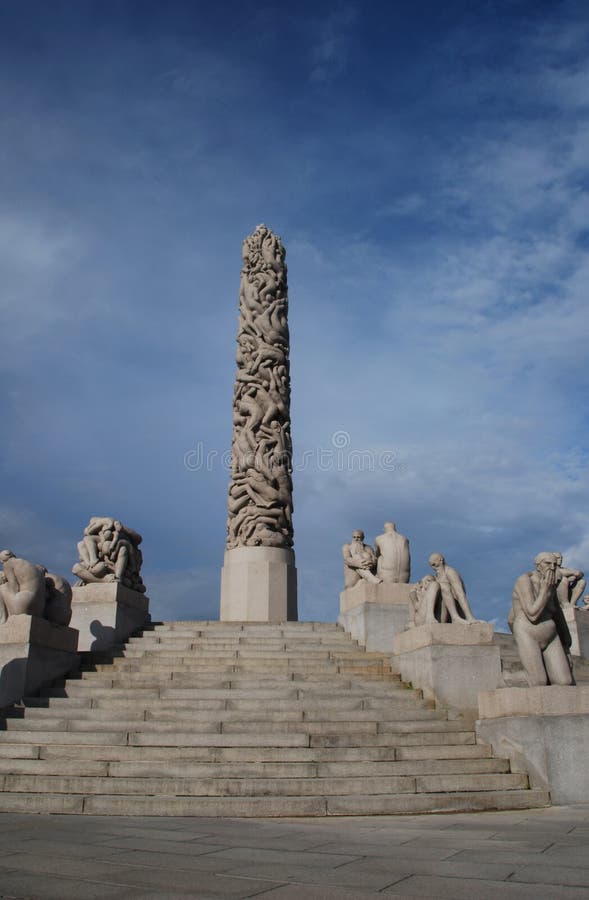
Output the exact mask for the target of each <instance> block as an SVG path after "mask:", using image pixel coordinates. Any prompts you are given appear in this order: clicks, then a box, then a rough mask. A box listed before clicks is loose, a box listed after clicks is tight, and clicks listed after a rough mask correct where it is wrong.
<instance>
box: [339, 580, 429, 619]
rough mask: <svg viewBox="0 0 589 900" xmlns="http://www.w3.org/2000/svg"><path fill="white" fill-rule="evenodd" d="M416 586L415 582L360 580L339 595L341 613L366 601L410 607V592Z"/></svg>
mask: <svg viewBox="0 0 589 900" xmlns="http://www.w3.org/2000/svg"><path fill="white" fill-rule="evenodd" d="M414 587H415V585H414V584H399V583H396V582H392V581H383V582H382V584H371V583H370V582H368V581H359V582H358V583H357V584H355V585H354V587H350V588H346V589H345V590H344V591H342V592H341V594H340V595H339V599H340V614H341V615H343V614H344V613H346V612H347V611H348V610H349V609H353V608H354V607H356V606H363V605H364V604H366V603H379V604H386V605H389V604H392V605H395V604H405V605H407V607H408V605H409V594H410V593H411V591H412V589H413V588H414Z"/></svg>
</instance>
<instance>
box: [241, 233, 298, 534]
mask: <svg viewBox="0 0 589 900" xmlns="http://www.w3.org/2000/svg"><path fill="white" fill-rule="evenodd" d="M284 260H285V251H284V247H283V245H282V242H281V240H280V238H279V237H278V236H277V235H275V234H273V232H272V231H271V230H270V229H269V228H267V227H266V226H265V225H259V226H258V227H257V228H256V230H255V231H254V233H253V234H252V235H250V236H249V237H247V238H246V239H245V241H244V243H243V268H242V272H241V286H240V294H239V313H240V317H239V333H238V338H237V355H236V360H237V374H236V378H235V391H234V398H233V443H232V448H231V483H230V485H229V497H228V512H229V515H228V520H227V548H228V549H231V548H234V547H241V546H259V545H262V546H268V547H292V538H293V527H292V476H291V473H292V441H291V435H290V363H289V331H288V322H287V309H288V298H287V282H286V264H285V261H284Z"/></svg>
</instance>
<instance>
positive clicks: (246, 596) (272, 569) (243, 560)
mask: <svg viewBox="0 0 589 900" xmlns="http://www.w3.org/2000/svg"><path fill="white" fill-rule="evenodd" d="M294 563H295V558H294V553H293V551H292V550H287V549H284V548H280V547H236V548H235V549H233V550H226V551H225V563H224V565H223V571H222V572H221V621H223V622H284V621H296V619H297V607H296V599H297V570H296V568H295V564H294ZM293 604H294V606H293Z"/></svg>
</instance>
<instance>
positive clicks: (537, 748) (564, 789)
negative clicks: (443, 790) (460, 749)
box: [476, 685, 589, 804]
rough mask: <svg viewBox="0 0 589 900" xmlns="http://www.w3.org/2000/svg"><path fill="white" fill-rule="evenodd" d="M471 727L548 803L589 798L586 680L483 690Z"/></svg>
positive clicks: (580, 801) (588, 728)
mask: <svg viewBox="0 0 589 900" xmlns="http://www.w3.org/2000/svg"><path fill="white" fill-rule="evenodd" d="M476 731H477V735H478V737H480V739H481V740H483V741H486V742H487V743H489V744H492V746H493V750H494V751H495V753H496V754H497V755H498V756H504V757H505V756H507V757H509V759H510V760H511V765H512V770H513V771H520V772H527V773H528V775H529V777H530V784H531V785H532V787H538V788H542V789H543V790H549V791H550V794H551V798H552V802H553V803H563V804H567V803H586V802H587V801H589V767H588V766H587V765H586V762H585V759H586V755H587V747H589V685H582V686H581V685H576V686H571V687H560V686H558V685H551V686H549V687H528V688H501V689H500V690H496V691H485V692H483V693H481V694H480V696H479V720H478V721H477V723H476Z"/></svg>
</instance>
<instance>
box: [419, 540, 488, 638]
mask: <svg viewBox="0 0 589 900" xmlns="http://www.w3.org/2000/svg"><path fill="white" fill-rule="evenodd" d="M428 562H429V564H430V566H431V567H432V569H433V570H434V572H435V573H436V574H435V578H436V581H437V583H438V584H439V586H440V592H441V594H442V601H443V605H444V608H445V610H446V612H447V613H448V617H449V619H450V621H451V622H463V623H464V622H465V621H466V622H476V621H477V620H476V619H475V617H474V616H473V614H472V610H471V608H470V604H469V602H468V600H467V598H466V590H465V588H464V582H463V580H462V578H461V577H460V574H459V573H458V572H457V571H456V569H453V568H452V566H449V565H447V564H446V560H445V559H444V557H443V556H442V554H441V553H432V554H431V556H430V558H429V560H428ZM441 615H442V616H443V615H444V612H443V611H442V613H441ZM439 621H442V622H443V621H447V619H444V618H441V619H440V620H439Z"/></svg>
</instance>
